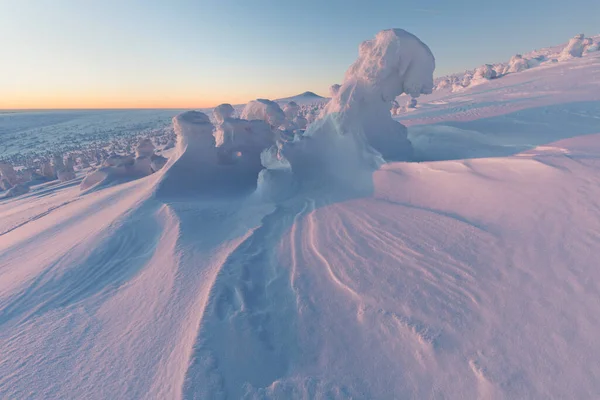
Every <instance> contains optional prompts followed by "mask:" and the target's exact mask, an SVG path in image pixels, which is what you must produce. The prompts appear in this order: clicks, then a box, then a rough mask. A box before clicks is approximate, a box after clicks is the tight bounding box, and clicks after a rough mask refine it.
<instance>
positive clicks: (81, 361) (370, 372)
mask: <svg viewBox="0 0 600 400" xmlns="http://www.w3.org/2000/svg"><path fill="white" fill-rule="evenodd" d="M599 86H600V57H598V56H589V57H587V58H582V59H577V60H569V61H565V62H564V63H560V64H556V65H551V66H542V67H539V68H536V69H532V70H528V71H525V72H522V73H519V74H515V75H514V76H506V77H504V78H503V79H501V80H497V81H496V80H495V81H490V82H487V83H484V84H482V85H478V86H476V87H472V88H468V89H467V90H466V91H464V92H461V93H454V94H449V93H438V92H435V93H434V94H433V95H430V96H423V97H420V98H419V105H418V108H417V109H416V110H415V111H413V112H411V113H410V114H406V115H403V116H400V117H397V119H398V120H400V121H402V123H403V124H405V125H407V126H409V132H408V133H409V138H410V139H411V141H412V143H413V146H414V148H415V152H416V153H417V154H418V155H419V157H420V159H421V160H430V161H424V162H419V163H416V162H397V163H388V164H385V165H383V166H382V167H381V168H379V169H378V170H377V171H375V172H374V173H373V174H372V175H371V176H370V179H369V180H368V181H367V182H365V184H364V185H361V187H360V188H355V189H350V188H348V187H345V188H344V189H343V190H342V189H340V188H339V187H336V186H335V185H322V186H319V187H313V188H310V190H304V191H297V192H296V193H295V195H294V196H291V197H289V198H288V199H287V200H285V201H279V202H277V203H271V202H265V201H264V200H262V199H260V198H258V197H256V196H246V197H242V196H228V197H227V198H223V197H218V198H215V197H211V196H197V192H195V191H193V190H192V191H181V193H180V194H177V193H179V191H177V190H175V189H176V187H175V186H176V184H177V182H181V181H180V180H178V179H177V178H178V175H177V174H178V173H180V172H181V171H182V169H181V168H179V169H178V168H177V167H176V163H177V160H180V159H181V158H177V157H174V159H173V160H170V161H169V164H167V165H166V166H165V167H164V168H163V169H161V170H160V171H158V172H157V173H155V174H153V175H150V176H148V177H145V178H142V179H140V180H137V181H133V182H129V183H125V184H122V185H119V186H114V187H108V188H106V189H103V190H99V191H96V192H92V193H88V194H85V195H81V194H80V192H79V189H78V188H77V187H76V186H73V185H72V184H62V185H54V184H46V185H43V186H41V187H37V188H32V191H31V192H30V193H29V194H27V195H25V196H22V197H19V198H16V199H12V200H0V397H1V398H11V399H22V398H65V399H66V398H89V399H101V398H127V399H131V398H151V399H176V398H186V399H187V398H190V399H191V398H233V399H237V398H257V399H262V398H359V399H362V398H365V399H367V398H407V399H411V398H414V399H421V398H456V399H459V398H460V399H463V398H467V399H475V398H480V399H532V398H533V399H548V398H570V399H590V398H595V397H597V395H598V393H600V363H599V362H598V360H599V359H600V344H599V343H598V340H597V339H596V337H597V333H598V332H599V331H600V317H599V316H600V287H599V283H598V282H600V271H599V270H598V268H597V264H596V258H597V254H598V252H599V251H600V233H599V232H600V204H599V200H598V199H600V98H599V96H600V95H599V93H600V91H599V88H600V87H599ZM183 154H185V153H183ZM183 160H184V161H185V158H184V159H183ZM190 162H192V161H190ZM182 163H183V162H181V163H180V165H181V164H182ZM174 166H175V167H174ZM178 171H179V172H178ZM198 184H199V183H198Z"/></svg>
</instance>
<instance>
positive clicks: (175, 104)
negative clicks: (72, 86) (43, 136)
mask: <svg viewBox="0 0 600 400" xmlns="http://www.w3.org/2000/svg"><path fill="white" fill-rule="evenodd" d="M281 97H284V96H281ZM250 100H252V97H247V96H228V97H226V96H218V97H217V96H215V97H210V98H209V97H204V96H170V95H164V96H148V97H146V98H139V97H137V96H98V95H88V96H56V95H51V94H49V95H46V96H44V95H19V96H15V95H13V96H2V97H1V98H0V109H5V110H34V109H40V110H41V109H52V110H57V109H119V108H123V109H127V108H133V109H135V108H155V109H160V108H174V109H193V108H212V107H215V106H216V105H218V104H222V103H230V104H244V103H247V102H248V101H250Z"/></svg>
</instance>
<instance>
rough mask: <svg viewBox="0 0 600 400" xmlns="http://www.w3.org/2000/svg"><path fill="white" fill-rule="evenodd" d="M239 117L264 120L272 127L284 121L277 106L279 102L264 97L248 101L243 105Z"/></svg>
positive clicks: (281, 112)
mask: <svg viewBox="0 0 600 400" xmlns="http://www.w3.org/2000/svg"><path fill="white" fill-rule="evenodd" d="M240 118H241V119H246V120H250V121H251V120H261V121H265V122H266V123H268V124H269V125H271V126H272V127H273V128H278V127H280V126H281V125H282V124H283V123H284V122H285V114H284V113H283V110H282V109H281V107H279V104H277V103H275V102H274V101H271V100H266V99H257V100H252V101H250V102H249V103H248V104H246V107H244V110H243V111H242V114H241V116H240Z"/></svg>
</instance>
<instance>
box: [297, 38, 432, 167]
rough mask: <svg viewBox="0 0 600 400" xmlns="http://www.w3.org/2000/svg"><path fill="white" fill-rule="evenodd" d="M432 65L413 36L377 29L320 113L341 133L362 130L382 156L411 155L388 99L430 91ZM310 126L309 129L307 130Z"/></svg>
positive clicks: (420, 44)
mask: <svg viewBox="0 0 600 400" xmlns="http://www.w3.org/2000/svg"><path fill="white" fill-rule="evenodd" d="M434 69H435V59H434V57H433V54H432V53H431V50H429V48H428V47H427V46H426V45H425V44H424V43H423V42H421V41H420V40H419V39H418V38H417V37H416V36H414V35H412V34H410V33H408V32H406V31H404V30H401V29H389V30H385V31H381V32H380V33H378V34H377V36H376V37H375V38H374V39H373V40H367V41H365V42H363V43H362V44H361V45H360V47H359V56H358V59H357V60H356V61H355V62H354V63H353V64H352V65H351V66H350V68H349V69H348V71H347V72H346V75H345V77H344V82H343V83H342V85H341V87H340V89H339V91H338V92H337V94H336V95H335V96H334V97H333V98H332V99H331V101H330V102H329V103H328V104H327V106H326V108H325V109H324V111H323V113H322V116H331V117H329V118H330V119H331V121H330V122H329V123H330V124H336V125H337V126H336V128H335V129H336V130H338V131H339V133H340V134H343V135H346V134H347V132H352V134H353V135H360V136H362V135H364V136H365V138H366V139H367V141H368V143H369V145H370V146H372V147H373V148H374V149H375V150H376V151H378V152H379V153H380V154H381V155H382V156H383V158H384V159H388V160H390V159H394V160H402V159H404V160H407V159H410V157H411V151H412V150H411V145H410V142H408V140H407V139H406V129H405V127H403V126H402V125H401V124H399V123H397V122H396V121H394V120H392V118H391V116H390V109H391V107H392V101H393V100H394V99H395V98H396V97H397V96H399V95H401V94H403V93H406V94H409V95H411V96H412V97H419V96H420V95H421V94H427V93H431V92H432V90H433V70H434ZM333 114H339V116H334V115H333ZM333 119H335V121H333ZM324 125H326V124H321V125H320V126H324ZM315 131H316V130H311V128H309V130H308V131H307V133H306V135H307V136H311V135H313V133H312V132H315ZM357 140H360V139H357ZM359 146H362V145H359Z"/></svg>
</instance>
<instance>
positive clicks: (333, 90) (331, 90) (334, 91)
mask: <svg viewBox="0 0 600 400" xmlns="http://www.w3.org/2000/svg"><path fill="white" fill-rule="evenodd" d="M341 87H342V85H340V84H339V83H336V84H335V85H331V86H330V87H329V95H330V96H331V97H334V96H335V95H337V93H338V92H339V91H340V88H341Z"/></svg>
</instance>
